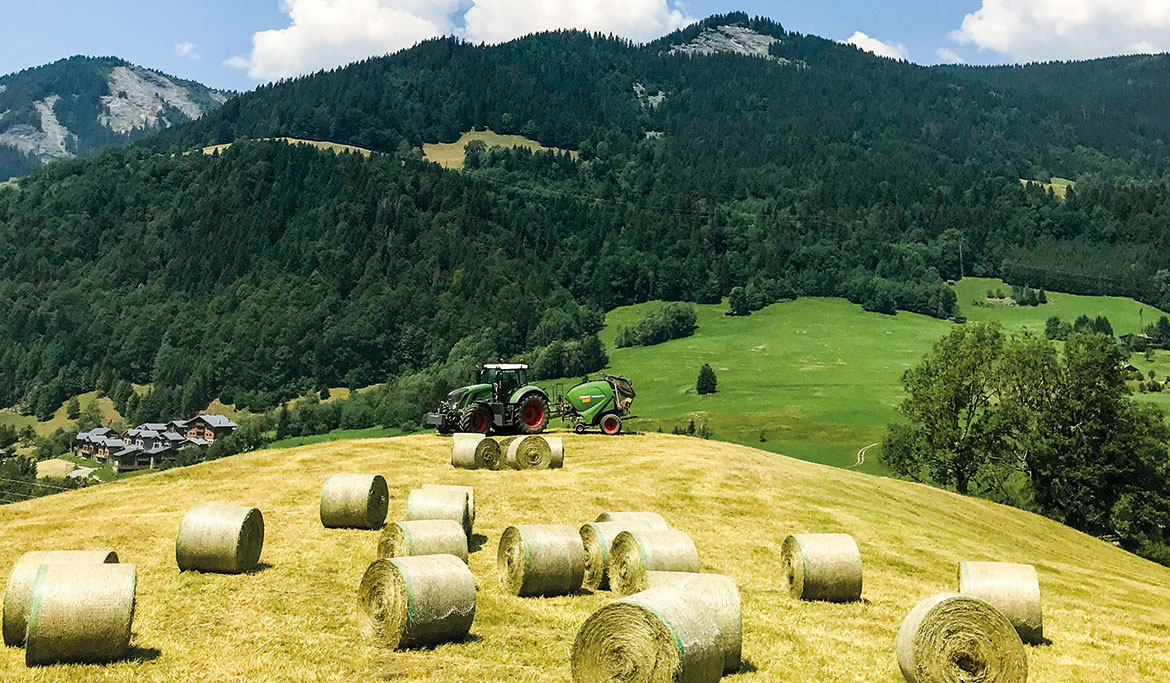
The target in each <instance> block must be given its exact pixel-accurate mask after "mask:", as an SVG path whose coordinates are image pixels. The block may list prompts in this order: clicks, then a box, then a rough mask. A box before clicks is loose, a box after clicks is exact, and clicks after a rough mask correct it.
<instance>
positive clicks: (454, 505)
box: [406, 488, 472, 538]
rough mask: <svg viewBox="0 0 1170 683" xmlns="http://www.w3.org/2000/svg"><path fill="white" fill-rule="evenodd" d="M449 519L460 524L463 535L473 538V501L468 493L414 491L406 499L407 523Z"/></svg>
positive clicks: (436, 490) (442, 490)
mask: <svg viewBox="0 0 1170 683" xmlns="http://www.w3.org/2000/svg"><path fill="white" fill-rule="evenodd" d="M419 519H449V520H451V521H454V522H459V526H461V527H463V535H464V536H466V537H467V538H471V529H472V522H471V500H470V499H469V498H468V495H467V492H466V491H454V490H451V489H440V488H430V489H428V488H421V489H414V490H413V491H411V492H410V495H409V496H407V498H406V521H408V522H413V521H415V520H419Z"/></svg>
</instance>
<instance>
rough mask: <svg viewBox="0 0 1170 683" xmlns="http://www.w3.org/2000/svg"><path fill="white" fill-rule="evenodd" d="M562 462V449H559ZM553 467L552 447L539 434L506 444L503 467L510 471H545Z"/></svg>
mask: <svg viewBox="0 0 1170 683" xmlns="http://www.w3.org/2000/svg"><path fill="white" fill-rule="evenodd" d="M560 451H561V453H560V459H561V461H562V462H563V461H564V457H565V456H564V448H561V449H560ZM552 466H553V447H552V444H550V443H549V441H548V439H546V438H544V437H543V436H541V435H539V434H532V435H530V436H521V437H519V438H517V439H515V440H513V441H512V442H511V443H510V444H508V451H507V453H506V454H505V455H504V467H507V468H508V469H512V470H547V469H551V468H552Z"/></svg>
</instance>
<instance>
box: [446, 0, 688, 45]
mask: <svg viewBox="0 0 1170 683" xmlns="http://www.w3.org/2000/svg"><path fill="white" fill-rule="evenodd" d="M464 21H465V22H466V26H465V33H466V36H467V38H468V39H469V40H471V41H473V42H477V43H479V42H484V43H501V42H504V41H508V40H512V39H513V38H518V37H520V36H523V35H526V34H529V33H535V32H538V31H548V30H552V29H558V28H579V29H586V30H589V31H600V32H602V33H612V34H615V35H619V36H623V37H625V38H630V39H632V40H637V41H648V40H653V39H655V38H659V37H661V36H663V35H665V34H667V33H670V32H671V31H673V30H675V29H677V28H680V27H682V26H686V25H687V24H690V23H692V22H694V21H695V19H693V18H692V17H689V16H687V15H686V14H685V13H684V9H683V8H682V7H681V6H680V5H679V4H678V3H671V2H668V0H472V7H471V9H469V10H467V14H466V15H464Z"/></svg>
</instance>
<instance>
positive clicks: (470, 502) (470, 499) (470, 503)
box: [422, 484, 475, 526]
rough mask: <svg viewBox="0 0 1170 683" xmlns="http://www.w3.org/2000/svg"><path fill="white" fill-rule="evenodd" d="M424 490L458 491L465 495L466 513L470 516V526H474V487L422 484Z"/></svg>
mask: <svg viewBox="0 0 1170 683" xmlns="http://www.w3.org/2000/svg"><path fill="white" fill-rule="evenodd" d="M422 487H423V488H424V489H439V490H447V491H459V492H460V493H466V494H467V511H468V513H469V514H470V515H471V524H472V526H474V525H475V487H474V486H456V485H454V484H423V485H422Z"/></svg>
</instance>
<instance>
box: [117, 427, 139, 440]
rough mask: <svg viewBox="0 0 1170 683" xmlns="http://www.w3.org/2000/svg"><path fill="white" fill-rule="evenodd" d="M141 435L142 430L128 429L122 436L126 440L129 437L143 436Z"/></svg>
mask: <svg viewBox="0 0 1170 683" xmlns="http://www.w3.org/2000/svg"><path fill="white" fill-rule="evenodd" d="M141 433H142V430H141V429H137V428H135V429H127V430H126V431H125V432H124V433H123V434H122V437H123V438H125V437H127V436H138V435H139V434H141Z"/></svg>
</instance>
